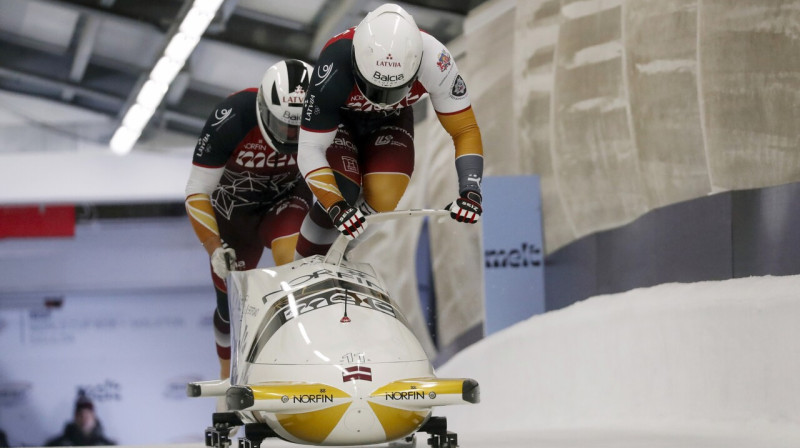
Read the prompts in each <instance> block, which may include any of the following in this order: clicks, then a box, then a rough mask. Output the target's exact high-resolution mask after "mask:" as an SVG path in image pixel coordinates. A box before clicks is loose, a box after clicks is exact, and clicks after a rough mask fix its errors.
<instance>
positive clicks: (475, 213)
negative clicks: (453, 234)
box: [444, 190, 483, 224]
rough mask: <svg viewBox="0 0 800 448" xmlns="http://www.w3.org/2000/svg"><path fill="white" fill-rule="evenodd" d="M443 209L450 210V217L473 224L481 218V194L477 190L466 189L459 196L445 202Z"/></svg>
mask: <svg viewBox="0 0 800 448" xmlns="http://www.w3.org/2000/svg"><path fill="white" fill-rule="evenodd" d="M444 209H445V210H450V217H451V218H453V219H455V220H456V221H458V222H466V223H469V224H475V223H476V222H478V220H479V219H480V218H481V212H483V209H482V208H481V194H480V193H478V192H477V191H471V190H467V191H464V192H462V193H461V197H459V198H458V199H456V200H455V201H453V202H451V203H449V204H447V207H445V208H444Z"/></svg>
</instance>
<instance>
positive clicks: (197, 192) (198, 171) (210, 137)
mask: <svg viewBox="0 0 800 448" xmlns="http://www.w3.org/2000/svg"><path fill="white" fill-rule="evenodd" d="M255 95H256V94H255V91H251V90H246V91H242V92H239V93H236V94H234V95H231V96H230V97H228V98H226V99H225V100H224V101H222V102H221V103H220V104H219V105H218V106H217V107H216V108H215V109H214V112H212V113H211V115H210V116H209V117H208V120H207V121H206V124H205V126H204V127H203V131H202V133H201V134H200V138H199V139H198V140H197V145H196V146H195V150H194V157H193V159H192V169H191V172H190V173H189V180H188V181H187V182H186V201H185V205H186V213H187V214H188V216H189V221H190V222H191V224H192V228H193V229H194V232H195V234H196V235H197V238H198V239H199V240H200V243H202V244H203V247H204V248H205V249H206V252H208V255H209V256H210V255H211V254H213V253H214V250H216V249H217V248H219V247H221V246H222V241H221V240H220V236H219V228H218V226H217V220H216V217H215V216H214V208H213V207H212V205H211V193H212V192H213V191H214V189H215V188H216V187H217V185H218V184H219V180H220V179H221V178H222V173H223V172H224V171H225V163H226V162H227V161H228V158H229V157H230V156H231V154H233V150H234V149H235V148H236V145H237V144H238V142H239V141H240V140H241V139H242V137H244V135H246V134H247V132H248V131H249V129H251V128H252V127H253V126H255V122H254V121H253V118H254V116H255V115H254V114H255V112H254V110H255ZM248 108H253V111H250V110H248Z"/></svg>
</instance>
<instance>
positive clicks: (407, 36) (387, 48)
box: [352, 4, 422, 107]
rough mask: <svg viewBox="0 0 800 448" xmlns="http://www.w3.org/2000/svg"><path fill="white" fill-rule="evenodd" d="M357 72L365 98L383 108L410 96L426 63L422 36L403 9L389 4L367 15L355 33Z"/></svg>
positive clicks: (357, 79)
mask: <svg viewBox="0 0 800 448" xmlns="http://www.w3.org/2000/svg"><path fill="white" fill-rule="evenodd" d="M352 59H353V73H354V74H355V81H356V85H357V86H358V88H359V90H360V91H361V93H362V94H363V95H364V97H365V98H366V99H367V100H368V101H369V102H371V103H373V104H375V105H376V106H379V107H387V106H392V105H394V104H397V103H399V102H400V101H402V100H403V98H405V97H406V95H408V92H409V90H410V89H411V86H412V85H413V84H414V81H416V80H417V76H418V73H419V67H420V62H421V60H422V35H421V34H420V31H419V28H417V24H416V22H415V21H414V18H413V17H411V15H410V14H408V13H407V12H406V11H405V10H404V9H403V8H401V7H399V6H397V5H393V4H386V5H383V6H380V7H379V8H377V9H375V10H374V11H372V12H370V13H369V14H367V16H366V17H364V20H362V21H361V23H359V24H358V26H357V27H356V30H355V33H354V34H353V53H352Z"/></svg>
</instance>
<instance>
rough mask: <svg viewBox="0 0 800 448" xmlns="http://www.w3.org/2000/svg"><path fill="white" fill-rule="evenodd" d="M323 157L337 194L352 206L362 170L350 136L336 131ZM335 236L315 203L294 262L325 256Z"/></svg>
mask: <svg viewBox="0 0 800 448" xmlns="http://www.w3.org/2000/svg"><path fill="white" fill-rule="evenodd" d="M326 157H327V159H328V164H329V165H330V167H331V169H332V170H333V176H334V177H335V178H336V185H337V186H338V187H339V191H341V192H342V195H343V196H344V199H345V200H346V201H347V202H348V203H350V204H355V203H356V200H357V199H358V197H359V194H360V193H361V170H360V168H359V163H358V151H357V149H356V146H355V144H354V143H353V139H352V138H351V135H350V132H348V130H347V129H346V128H345V127H344V126H340V127H339V132H338V133H337V134H336V138H335V139H334V143H333V144H332V145H331V146H330V147H329V148H328V150H327V152H326ZM338 236H339V231H338V230H336V229H335V228H334V227H333V223H331V219H330V216H328V212H327V211H325V208H324V207H322V205H321V204H320V203H319V202H316V201H315V202H314V206H313V207H312V208H311V211H310V212H309V213H308V214H307V215H306V217H305V219H304V220H303V224H302V226H301V227H300V236H299V238H298V240H297V250H296V252H295V260H299V259H300V258H304V257H310V256H311V255H324V254H325V253H326V252H327V251H328V249H329V248H330V246H331V244H333V242H334V241H335V240H336V238H337V237H338Z"/></svg>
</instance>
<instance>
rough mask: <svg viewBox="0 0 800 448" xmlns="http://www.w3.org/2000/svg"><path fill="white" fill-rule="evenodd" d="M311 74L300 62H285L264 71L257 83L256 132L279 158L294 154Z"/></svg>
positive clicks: (288, 60)
mask: <svg viewBox="0 0 800 448" xmlns="http://www.w3.org/2000/svg"><path fill="white" fill-rule="evenodd" d="M313 71H314V69H313V68H311V66H310V65H308V64H307V63H305V62H303V61H298V60H297V59H287V60H285V61H281V62H278V63H277V64H275V65H273V66H272V67H270V68H268V69H267V72H266V73H264V78H262V79H261V86H260V87H259V88H258V96H257V98H256V112H258V128H259V129H261V135H262V136H263V137H264V139H265V140H267V141H268V142H270V143H271V144H272V146H273V147H275V149H276V150H277V151H278V152H280V153H282V154H295V153H296V152H297V137H298V134H299V133H300V115H301V113H302V111H303V101H305V99H306V91H307V90H308V81H309V78H310V77H311V73H312V72H313Z"/></svg>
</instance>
